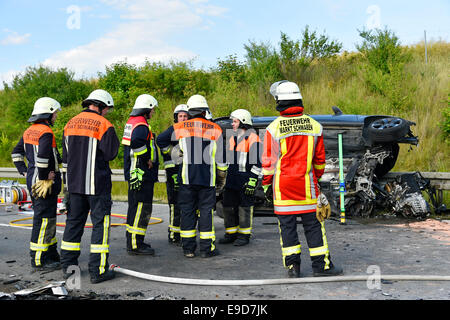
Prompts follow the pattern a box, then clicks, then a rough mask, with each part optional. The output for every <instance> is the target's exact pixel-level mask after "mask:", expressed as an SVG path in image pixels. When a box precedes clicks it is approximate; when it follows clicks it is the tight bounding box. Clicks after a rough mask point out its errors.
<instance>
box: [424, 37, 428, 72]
mask: <svg viewBox="0 0 450 320" xmlns="http://www.w3.org/2000/svg"><path fill="white" fill-rule="evenodd" d="M423 36H424V39H425V64H428V56H427V30H424V31H423Z"/></svg>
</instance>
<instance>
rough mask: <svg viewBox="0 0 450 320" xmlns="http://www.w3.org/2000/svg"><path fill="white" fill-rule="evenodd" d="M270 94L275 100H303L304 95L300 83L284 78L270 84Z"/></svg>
mask: <svg viewBox="0 0 450 320" xmlns="http://www.w3.org/2000/svg"><path fill="white" fill-rule="evenodd" d="M270 94H271V95H272V96H273V97H274V98H275V100H277V101H280V100H301V99H302V95H301V94H300V89H299V87H298V85H297V84H296V83H294V82H291V81H287V80H282V81H277V82H275V83H273V84H272V85H271V86H270Z"/></svg>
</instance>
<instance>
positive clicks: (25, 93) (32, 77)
mask: <svg viewBox="0 0 450 320" xmlns="http://www.w3.org/2000/svg"><path fill="white" fill-rule="evenodd" d="M4 86H5V93H6V94H8V93H9V94H11V99H9V100H8V102H7V103H6V104H7V105H8V114H7V116H8V117H9V118H10V119H14V121H17V120H19V121H26V120H27V119H28V118H29V117H30V115H31V112H32V110H33V106H34V103H35V102H36V100H37V99H39V98H41V97H44V96H48V97H51V98H54V99H56V100H57V101H58V102H59V103H60V104H61V106H63V107H65V106H68V105H70V104H72V103H75V102H79V101H81V100H82V99H84V98H86V97H87V96H88V95H89V93H90V92H91V91H92V90H93V89H94V85H93V84H92V83H90V82H87V81H82V80H81V81H76V80H74V72H72V71H69V70H67V69H66V68H60V69H57V70H52V69H51V68H49V67H44V66H38V67H29V68H27V69H26V70H25V72H24V73H23V74H18V75H16V76H15V77H14V79H13V81H12V84H11V86H9V85H8V84H6V83H4Z"/></svg>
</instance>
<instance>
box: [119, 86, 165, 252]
mask: <svg viewBox="0 0 450 320" xmlns="http://www.w3.org/2000/svg"><path fill="white" fill-rule="evenodd" d="M156 106H158V101H156V99H155V98H154V97H153V96H151V95H149V94H142V95H140V96H139V97H137V98H136V101H135V104H134V106H133V110H132V111H131V114H130V118H129V119H128V122H127V123H126V125H125V129H124V134H123V138H122V144H123V145H124V152H123V158H124V175H125V180H126V181H128V213H127V230H126V233H125V234H126V241H127V252H128V254H130V255H154V254H155V250H154V249H153V248H152V247H151V245H150V244H148V243H144V238H145V234H146V232H147V227H148V222H149V220H150V218H151V216H152V205H153V188H154V184H155V182H157V181H158V164H159V162H158V150H157V148H156V144H155V137H154V136H153V133H152V131H151V128H150V126H149V124H148V122H147V120H150V119H151V117H152V116H153V113H154V112H155V109H154V108H155V107H156Z"/></svg>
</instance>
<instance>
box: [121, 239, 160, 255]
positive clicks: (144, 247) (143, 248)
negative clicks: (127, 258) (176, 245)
mask: <svg viewBox="0 0 450 320" xmlns="http://www.w3.org/2000/svg"><path fill="white" fill-rule="evenodd" d="M127 252H128V254H129V255H135V256H154V255H155V249H153V248H152V246H151V245H149V244H147V243H144V242H142V243H141V244H140V245H139V246H138V247H137V248H136V249H131V248H128V249H127Z"/></svg>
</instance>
